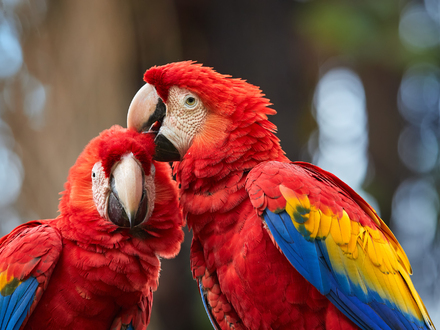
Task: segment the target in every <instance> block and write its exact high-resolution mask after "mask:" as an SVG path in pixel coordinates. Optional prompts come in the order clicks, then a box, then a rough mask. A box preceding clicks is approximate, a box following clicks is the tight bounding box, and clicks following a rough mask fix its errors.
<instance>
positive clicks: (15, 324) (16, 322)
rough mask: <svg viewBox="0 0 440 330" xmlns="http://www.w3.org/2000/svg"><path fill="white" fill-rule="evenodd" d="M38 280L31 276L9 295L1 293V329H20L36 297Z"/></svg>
mask: <svg viewBox="0 0 440 330" xmlns="http://www.w3.org/2000/svg"><path fill="white" fill-rule="evenodd" d="M37 287H38V281H37V279H36V278H35V277H30V278H28V279H27V280H26V281H24V282H22V283H21V284H20V285H19V286H17V288H16V289H15V290H14V292H13V293H12V294H10V295H8V296H3V295H0V306H1V313H0V317H1V319H0V320H1V326H0V329H1V330H18V329H20V327H21V325H22V323H23V321H24V319H25V318H26V316H27V314H28V313H29V310H30V308H31V305H32V302H33V301H34V298H35V292H36V290H37Z"/></svg>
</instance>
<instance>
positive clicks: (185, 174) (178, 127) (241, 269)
mask: <svg viewBox="0 0 440 330" xmlns="http://www.w3.org/2000/svg"><path fill="white" fill-rule="evenodd" d="M144 79H145V81H146V82H147V84H146V85H145V86H144V87H142V88H141V90H140V91H139V92H138V93H137V94H136V96H135V98H134V99H133V101H132V103H131V105H130V109H129V113H128V118H127V121H128V127H131V128H135V129H136V130H138V131H148V132H150V133H152V134H153V135H156V137H155V143H156V156H155V159H157V160H159V161H175V163H174V171H175V174H176V178H177V181H178V183H179V184H180V204H181V207H182V209H183V214H184V216H185V217H186V219H187V223H188V226H189V227H190V228H191V229H192V230H193V241H192V246H191V268H192V273H193V276H194V278H195V279H196V280H197V282H198V285H199V290H200V293H201V295H202V299H203V303H204V305H205V308H206V310H207V312H208V315H209V317H210V319H211V322H212V324H213V326H214V328H216V329H252V330H254V329H255V330H256V329H355V328H358V327H359V328H362V329H434V325H433V324H432V322H431V319H430V317H429V315H428V312H427V310H426V308H425V307H424V305H423V302H422V300H421V299H420V297H419V295H418V294H417V292H416V290H415V289H414V286H413V284H412V282H411V279H410V274H411V272H412V270H411V266H410V264H409V261H408V258H407V257H406V255H405V252H404V251H403V249H402V247H401V246H400V244H399V243H398V241H397V240H396V238H395V237H394V235H393V234H392V232H391V231H390V230H389V229H388V227H387V226H386V225H385V223H384V222H383V221H382V220H381V219H380V218H379V217H378V216H377V214H376V212H375V211H374V210H373V209H372V208H371V206H370V205H368V204H367V203H366V202H365V201H364V200H363V199H362V198H361V197H360V196H359V195H358V194H356V192H354V191H353V190H352V189H351V188H350V187H348V186H347V185H346V184H345V183H343V182H342V181H341V180H340V179H338V178H337V177H336V176H334V175H332V174H331V173H328V172H326V171H324V170H322V169H320V168H318V167H316V166H314V165H311V164H307V163H303V162H290V161H289V159H287V158H286V156H285V153H284V152H283V150H282V149H281V147H280V144H279V140H278V138H277V137H276V136H275V134H274V133H275V131H276V126H275V125H274V124H272V123H271V122H269V121H268V119H267V115H272V114H274V113H275V111H274V110H272V109H270V108H269V105H270V103H269V100H268V99H266V98H264V97H263V94H262V92H261V91H260V89H259V88H258V87H256V86H253V85H251V84H249V83H247V82H245V81H244V80H241V79H233V78H231V77H230V76H227V75H222V74H219V73H217V72H216V71H214V70H213V69H211V68H208V67H204V66H202V65H201V64H196V63H194V62H191V61H185V62H177V63H171V64H167V65H164V66H159V67H153V68H151V69H149V70H148V71H147V72H146V73H145V76H144Z"/></svg>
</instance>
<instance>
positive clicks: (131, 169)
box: [112, 153, 144, 227]
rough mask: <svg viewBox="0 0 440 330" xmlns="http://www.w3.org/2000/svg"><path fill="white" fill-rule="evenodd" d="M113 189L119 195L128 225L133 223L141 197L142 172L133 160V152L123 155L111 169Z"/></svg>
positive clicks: (133, 224) (131, 225) (134, 224)
mask: <svg viewBox="0 0 440 330" xmlns="http://www.w3.org/2000/svg"><path fill="white" fill-rule="evenodd" d="M113 177H114V179H115V180H114V187H112V189H114V191H115V192H116V193H117V196H118V197H119V201H120V203H121V205H122V207H123V208H124V210H125V212H126V214H127V216H128V220H129V221H130V227H134V226H136V225H137V223H135V219H136V213H137V211H138V209H139V205H140V203H141V199H142V192H143V185H144V174H143V171H142V168H141V166H140V164H139V163H138V162H137V161H136V160H135V158H134V156H133V154H131V153H130V154H129V155H126V156H124V157H123V158H122V159H121V161H120V162H119V163H118V165H116V167H115V169H114V170H113Z"/></svg>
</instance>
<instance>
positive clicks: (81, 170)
mask: <svg viewBox="0 0 440 330" xmlns="http://www.w3.org/2000/svg"><path fill="white" fill-rule="evenodd" d="M153 154H154V141H153V140H152V138H151V136H149V135H148V134H139V133H137V132H135V131H133V130H127V129H123V128H122V127H119V126H113V127H112V128H110V129H108V130H105V131H104V132H102V133H101V134H100V135H99V136H98V137H96V138H95V139H93V140H92V141H91V142H90V143H89V144H88V145H87V146H86V147H85V149H84V151H83V152H82V154H81V155H80V156H79V158H78V160H77V161H76V163H75V165H74V166H73V167H72V168H71V169H70V172H69V178H68V181H67V183H66V190H65V192H64V193H63V197H62V199H61V203H60V212H61V215H64V214H72V213H74V214H77V215H81V214H83V215H87V217H86V218H90V219H99V221H102V222H103V224H100V225H101V226H103V227H105V226H113V227H115V228H120V227H122V228H130V229H133V228H136V227H138V226H141V225H142V224H143V223H145V222H147V221H148V219H149V218H150V216H151V214H152V212H153V209H154V204H155V195H156V192H155V182H154V180H155V166H154V165H153V163H152V158H153ZM90 215H92V216H91V217H90ZM97 221H98V220H97Z"/></svg>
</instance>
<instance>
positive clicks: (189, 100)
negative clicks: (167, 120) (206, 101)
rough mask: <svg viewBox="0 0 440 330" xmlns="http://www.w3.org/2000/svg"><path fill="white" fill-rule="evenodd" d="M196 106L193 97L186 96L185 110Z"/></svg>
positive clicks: (195, 100)
mask: <svg viewBox="0 0 440 330" xmlns="http://www.w3.org/2000/svg"><path fill="white" fill-rule="evenodd" d="M196 105H197V99H196V98H195V97H194V96H192V95H188V96H186V97H185V106H186V107H187V108H190V109H192V108H194V107H195V106H196Z"/></svg>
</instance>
